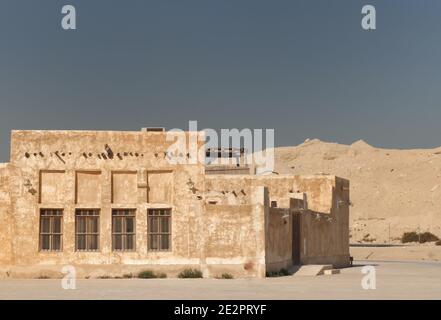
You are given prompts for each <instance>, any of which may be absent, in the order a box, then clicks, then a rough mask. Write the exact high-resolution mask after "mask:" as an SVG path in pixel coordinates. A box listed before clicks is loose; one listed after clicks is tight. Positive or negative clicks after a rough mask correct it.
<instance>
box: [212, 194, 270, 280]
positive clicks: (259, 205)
mask: <svg viewBox="0 0 441 320" xmlns="http://www.w3.org/2000/svg"><path fill="white" fill-rule="evenodd" d="M267 206H268V203H267V199H266V197H265V188H264V187H256V188H251V189H250V195H249V203H248V204H239V205H229V204H220V205H217V204H207V205H206V211H205V218H204V224H205V226H206V231H205V234H206V237H205V255H206V263H207V265H209V266H210V272H211V274H212V275H214V276H216V275H217V276H219V275H221V274H222V273H231V274H234V275H237V276H241V277H250V276H254V277H265V228H264V218H265V210H266V208H267Z"/></svg>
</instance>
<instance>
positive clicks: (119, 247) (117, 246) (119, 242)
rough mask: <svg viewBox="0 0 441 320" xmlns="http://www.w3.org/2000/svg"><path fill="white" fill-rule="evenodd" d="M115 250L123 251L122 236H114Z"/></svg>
mask: <svg viewBox="0 0 441 320" xmlns="http://www.w3.org/2000/svg"><path fill="white" fill-rule="evenodd" d="M113 249H114V250H122V249H123V246H122V236H120V235H114V236H113Z"/></svg>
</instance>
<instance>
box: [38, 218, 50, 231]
mask: <svg viewBox="0 0 441 320" xmlns="http://www.w3.org/2000/svg"><path fill="white" fill-rule="evenodd" d="M40 229H41V233H49V232H50V218H48V217H41V221H40Z"/></svg>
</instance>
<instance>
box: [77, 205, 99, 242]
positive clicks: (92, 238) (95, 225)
mask: <svg viewBox="0 0 441 320" xmlns="http://www.w3.org/2000/svg"><path fill="white" fill-rule="evenodd" d="M99 221H100V212H99V210H86V209H78V210H76V211H75V250H77V251H98V250H99V237H100V231H99V230H100V227H99Z"/></svg>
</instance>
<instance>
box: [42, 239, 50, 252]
mask: <svg viewBox="0 0 441 320" xmlns="http://www.w3.org/2000/svg"><path fill="white" fill-rule="evenodd" d="M41 250H50V236H49V235H42V236H41Z"/></svg>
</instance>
